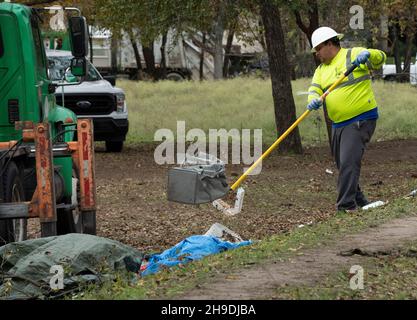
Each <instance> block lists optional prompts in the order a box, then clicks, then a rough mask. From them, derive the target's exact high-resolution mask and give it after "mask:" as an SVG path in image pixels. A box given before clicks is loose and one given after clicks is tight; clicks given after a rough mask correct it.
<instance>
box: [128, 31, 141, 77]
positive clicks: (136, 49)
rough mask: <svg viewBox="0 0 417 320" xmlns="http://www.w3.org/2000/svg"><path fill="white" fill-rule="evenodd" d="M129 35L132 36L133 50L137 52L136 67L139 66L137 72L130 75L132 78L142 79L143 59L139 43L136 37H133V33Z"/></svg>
mask: <svg viewBox="0 0 417 320" xmlns="http://www.w3.org/2000/svg"><path fill="white" fill-rule="evenodd" d="M129 37H130V42H131V43H132V47H133V52H134V54H135V60H136V67H137V71H136V74H135V75H130V77H131V78H132V79H137V80H142V61H141V59H140V54H139V48H138V43H137V42H136V39H135V38H134V37H133V34H129Z"/></svg>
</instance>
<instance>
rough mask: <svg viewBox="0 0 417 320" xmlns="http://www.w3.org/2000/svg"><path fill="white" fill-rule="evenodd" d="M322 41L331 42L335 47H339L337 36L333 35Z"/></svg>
mask: <svg viewBox="0 0 417 320" xmlns="http://www.w3.org/2000/svg"><path fill="white" fill-rule="evenodd" d="M324 43H325V44H328V43H331V44H333V45H334V46H335V47H338V48H340V39H339V38H338V37H333V38H331V39H329V40H326V41H325V42H324Z"/></svg>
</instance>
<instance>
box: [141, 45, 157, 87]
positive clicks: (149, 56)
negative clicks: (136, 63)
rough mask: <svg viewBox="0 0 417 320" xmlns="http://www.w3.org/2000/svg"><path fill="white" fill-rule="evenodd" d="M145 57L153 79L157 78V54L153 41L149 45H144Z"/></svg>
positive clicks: (148, 70)
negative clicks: (155, 53)
mask: <svg viewBox="0 0 417 320" xmlns="http://www.w3.org/2000/svg"><path fill="white" fill-rule="evenodd" d="M142 52H143V58H144V59H145V63H146V70H147V73H148V75H150V76H151V77H152V79H154V80H155V79H156V74H155V55H154V51H153V41H152V42H151V44H150V46H149V47H145V46H142Z"/></svg>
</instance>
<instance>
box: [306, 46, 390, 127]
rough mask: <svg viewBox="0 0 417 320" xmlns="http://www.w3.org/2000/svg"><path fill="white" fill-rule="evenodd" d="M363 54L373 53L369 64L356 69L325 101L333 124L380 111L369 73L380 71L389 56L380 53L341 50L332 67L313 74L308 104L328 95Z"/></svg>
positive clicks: (374, 51)
mask: <svg viewBox="0 0 417 320" xmlns="http://www.w3.org/2000/svg"><path fill="white" fill-rule="evenodd" d="M364 50H368V51H369V53H370V57H369V60H368V62H367V63H366V64H361V65H360V66H359V67H357V68H356V69H355V70H354V71H353V72H352V73H351V74H350V75H349V77H347V78H346V79H345V80H344V81H343V82H342V83H340V84H339V85H338V86H337V87H336V88H335V89H334V90H333V91H332V92H331V93H330V94H329V95H328V96H327V97H326V99H325V103H326V108H327V113H328V115H329V118H330V119H331V120H332V121H333V122H334V123H339V122H343V121H346V120H349V119H352V118H354V117H356V116H358V115H360V114H362V113H364V112H367V111H370V110H372V109H374V108H376V107H377V103H376V101H375V97H374V93H373V91H372V87H371V77H370V73H369V70H376V69H379V68H381V67H382V65H383V64H384V62H385V60H386V58H387V56H386V54H385V53H384V52H383V51H381V50H377V49H365V48H360V47H356V48H351V49H345V48H341V49H340V50H339V52H338V53H337V55H336V56H335V57H334V58H333V60H332V61H331V62H330V64H324V63H322V64H321V65H320V66H318V67H317V69H316V71H315V73H314V76H313V80H312V83H311V86H310V88H309V89H308V91H309V95H308V102H311V101H312V100H313V99H316V98H319V97H320V96H321V95H322V94H323V93H324V92H326V90H327V89H328V88H329V87H330V86H331V85H332V84H333V83H334V82H335V81H336V80H337V79H338V78H340V76H341V75H342V73H344V72H345V71H346V69H348V68H350V67H351V66H352V62H353V61H354V60H355V59H356V57H357V56H358V54H359V53H360V52H362V51H364Z"/></svg>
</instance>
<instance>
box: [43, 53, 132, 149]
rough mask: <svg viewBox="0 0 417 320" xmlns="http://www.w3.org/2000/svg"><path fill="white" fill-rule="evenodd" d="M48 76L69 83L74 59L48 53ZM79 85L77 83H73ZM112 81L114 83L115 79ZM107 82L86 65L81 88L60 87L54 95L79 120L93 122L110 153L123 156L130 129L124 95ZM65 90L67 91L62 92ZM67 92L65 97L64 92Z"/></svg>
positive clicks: (98, 138)
mask: <svg viewBox="0 0 417 320" xmlns="http://www.w3.org/2000/svg"><path fill="white" fill-rule="evenodd" d="M46 55H47V58H48V64H49V70H48V72H49V76H50V78H51V79H52V80H55V81H60V80H62V79H66V81H67V82H72V81H71V79H69V78H68V76H69V77H73V78H74V76H72V75H71V74H69V75H68V74H67V73H66V71H67V68H68V67H69V65H70V63H71V59H72V54H71V52H70V51H65V50H48V51H46ZM73 80H74V81H76V79H75V78H74V79H73ZM113 81H115V80H114V79H113ZM114 84H115V83H114V82H113V85H112V84H110V83H109V82H108V81H107V80H105V79H104V78H103V77H102V76H101V75H100V73H99V72H98V71H97V69H96V68H95V67H94V66H93V65H92V64H91V63H90V62H89V61H87V75H86V78H85V80H84V82H82V83H81V84H77V85H72V86H66V87H59V88H58V89H57V90H56V92H55V97H56V101H57V104H59V105H61V106H64V105H65V107H66V108H69V109H71V110H72V111H73V112H74V113H75V114H76V115H77V117H78V118H91V119H93V124H94V140H95V141H105V143H106V150H107V151H108V152H121V151H122V148H123V142H124V141H125V139H126V134H127V132H128V129H129V121H128V112H127V105H126V101H125V94H124V92H123V90H122V89H120V88H117V87H115V86H114ZM63 88H64V89H63ZM63 90H64V95H62V92H63Z"/></svg>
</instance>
